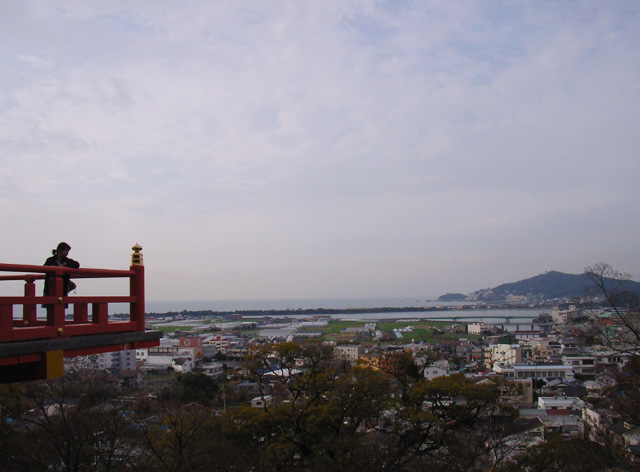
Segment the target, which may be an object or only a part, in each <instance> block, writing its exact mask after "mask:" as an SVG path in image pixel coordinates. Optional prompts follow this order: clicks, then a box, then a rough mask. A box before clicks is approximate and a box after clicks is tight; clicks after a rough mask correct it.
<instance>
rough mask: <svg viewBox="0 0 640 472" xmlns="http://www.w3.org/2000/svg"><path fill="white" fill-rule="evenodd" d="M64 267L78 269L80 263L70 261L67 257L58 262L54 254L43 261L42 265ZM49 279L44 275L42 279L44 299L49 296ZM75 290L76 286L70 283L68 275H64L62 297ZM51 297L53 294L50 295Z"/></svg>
mask: <svg viewBox="0 0 640 472" xmlns="http://www.w3.org/2000/svg"><path fill="white" fill-rule="evenodd" d="M63 264H64V265H65V266H66V267H70V268H72V269H79V268H80V263H79V262H77V261H74V260H73V259H70V258H68V257H64V258H63V259H62V260H61V261H59V260H58V258H57V257H56V256H55V254H54V255H53V256H51V257H50V258H48V259H47V260H46V261H44V264H43V265H46V266H61V265H63ZM50 278H51V276H50V275H46V276H45V278H44V291H43V295H44V296H45V297H46V296H47V295H49V279H50ZM75 288H76V284H74V283H73V282H72V281H71V277H70V276H69V274H64V275H63V276H62V290H63V291H64V296H65V297H66V296H67V294H68V293H69V292H70V291H72V290H73V289H75ZM51 295H53V294H51Z"/></svg>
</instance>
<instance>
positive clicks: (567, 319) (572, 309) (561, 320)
mask: <svg viewBox="0 0 640 472" xmlns="http://www.w3.org/2000/svg"><path fill="white" fill-rule="evenodd" d="M578 316H580V310H578V308H576V306H575V305H571V306H569V309H568V310H561V309H559V308H558V307H553V309H552V310H551V319H552V320H553V322H554V323H556V324H567V323H571V322H572V321H573V320H575V319H576V318H577V317H578Z"/></svg>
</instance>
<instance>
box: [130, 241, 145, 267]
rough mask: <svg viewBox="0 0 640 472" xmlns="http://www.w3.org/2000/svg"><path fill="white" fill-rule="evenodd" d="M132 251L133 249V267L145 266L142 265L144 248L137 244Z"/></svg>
mask: <svg viewBox="0 0 640 472" xmlns="http://www.w3.org/2000/svg"><path fill="white" fill-rule="evenodd" d="M131 249H133V254H131V265H144V264H143V263H142V252H141V251H142V246H140V244H138V243H136V245H135V246H133V247H132V248H131Z"/></svg>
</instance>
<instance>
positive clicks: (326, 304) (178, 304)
mask: <svg viewBox="0 0 640 472" xmlns="http://www.w3.org/2000/svg"><path fill="white" fill-rule="evenodd" d="M146 305H147V306H146V311H147V312H148V313H151V312H156V313H165V312H168V311H182V310H190V311H199V310H213V311H236V310H296V309H298V308H300V309H308V308H331V309H338V310H339V309H347V308H377V307H393V308H398V307H422V306H434V305H444V304H443V303H436V302H431V301H430V300H429V299H428V298H417V297H410V298H322V299H321V298H318V299H296V298H289V299H256V300H182V301H151V300H147V303H146ZM458 305H459V304H458Z"/></svg>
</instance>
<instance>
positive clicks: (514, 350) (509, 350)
mask: <svg viewBox="0 0 640 472" xmlns="http://www.w3.org/2000/svg"><path fill="white" fill-rule="evenodd" d="M520 362H522V348H521V347H520V345H519V344H492V345H490V346H488V347H487V348H486V349H485V361H484V363H485V365H488V366H493V365H495V364H496V363H498V364H502V365H513V364H519V363H520Z"/></svg>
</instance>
